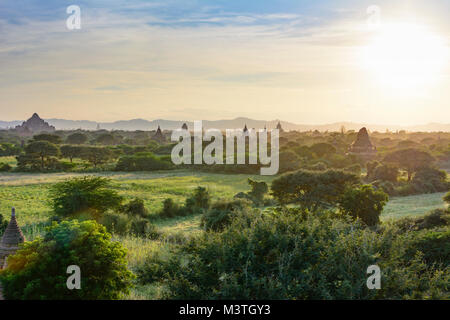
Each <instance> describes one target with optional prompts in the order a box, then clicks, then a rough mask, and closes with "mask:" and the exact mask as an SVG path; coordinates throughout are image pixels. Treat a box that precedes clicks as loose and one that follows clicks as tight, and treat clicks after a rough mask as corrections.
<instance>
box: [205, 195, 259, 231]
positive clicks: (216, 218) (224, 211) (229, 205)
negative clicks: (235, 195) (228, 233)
mask: <svg viewBox="0 0 450 320" xmlns="http://www.w3.org/2000/svg"><path fill="white" fill-rule="evenodd" d="M250 204H251V202H250V201H248V200H244V199H236V200H232V201H227V200H220V201H217V202H215V203H213V205H212V206H211V209H209V210H208V212H207V213H206V214H205V215H204V216H203V217H202V220H201V223H200V226H201V227H203V228H204V229H205V230H206V231H222V230H223V229H224V228H225V227H226V226H228V225H229V224H230V223H231V221H232V219H233V217H234V216H235V215H236V214H237V212H239V211H241V210H242V209H244V208H248V207H250Z"/></svg>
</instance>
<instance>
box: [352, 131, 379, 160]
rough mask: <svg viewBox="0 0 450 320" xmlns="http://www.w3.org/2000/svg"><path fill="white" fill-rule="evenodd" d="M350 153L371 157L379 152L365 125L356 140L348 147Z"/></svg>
mask: <svg viewBox="0 0 450 320" xmlns="http://www.w3.org/2000/svg"><path fill="white" fill-rule="evenodd" d="M348 153H349V154H354V155H358V156H361V157H362V158H366V159H370V158H372V157H374V156H375V155H376V153H377V148H376V147H375V146H374V145H373V144H372V142H371V141H370V138H369V134H368V133H367V129H366V128H365V127H363V128H361V129H360V130H359V132H358V135H357V136H356V140H355V141H354V142H353V143H352V144H351V146H350V148H349V149H348Z"/></svg>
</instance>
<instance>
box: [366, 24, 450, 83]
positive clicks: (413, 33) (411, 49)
mask: <svg viewBox="0 0 450 320" xmlns="http://www.w3.org/2000/svg"><path fill="white" fill-rule="evenodd" d="M363 59H364V62H363V64H364V66H365V67H366V68H367V69H369V70H370V71H371V72H372V73H373V75H374V76H375V77H376V79H377V80H378V81H379V83H380V84H382V85H384V86H388V87H390V88H394V89H398V90H400V89H407V90H410V89H419V88H422V89H423V88H427V87H431V86H433V85H434V84H436V83H437V82H438V80H439V77H440V75H441V73H442V71H443V68H444V67H445V64H446V63H447V62H448V48H447V46H446V44H445V42H444V41H443V39H442V38H441V37H439V36H438V35H436V34H434V33H432V32H430V31H429V30H427V28H426V27H424V26H420V25H414V24H389V25H384V26H382V27H381V28H380V29H379V30H378V31H376V34H375V35H374V37H373V39H372V40H371V42H370V44H369V45H368V46H366V47H365V48H364V50H363Z"/></svg>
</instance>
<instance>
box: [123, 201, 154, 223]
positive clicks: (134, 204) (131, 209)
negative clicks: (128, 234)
mask: <svg viewBox="0 0 450 320" xmlns="http://www.w3.org/2000/svg"><path fill="white" fill-rule="evenodd" d="M120 211H121V212H123V213H126V214H128V215H131V216H139V217H142V218H145V217H147V216H148V210H147V209H146V208H145V205H144V200H142V199H140V198H135V199H133V200H130V202H128V203H126V204H124V205H122V207H121V208H120Z"/></svg>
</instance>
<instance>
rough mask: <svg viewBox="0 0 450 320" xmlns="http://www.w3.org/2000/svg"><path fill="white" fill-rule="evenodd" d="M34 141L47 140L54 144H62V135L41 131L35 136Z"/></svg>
mask: <svg viewBox="0 0 450 320" xmlns="http://www.w3.org/2000/svg"><path fill="white" fill-rule="evenodd" d="M33 140H34V141H47V142H50V143H53V144H60V143H61V137H60V136H57V135H56V134H49V133H41V134H37V135H34V136H33Z"/></svg>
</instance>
